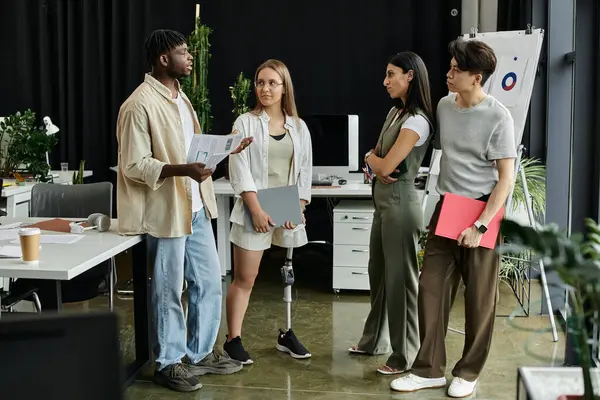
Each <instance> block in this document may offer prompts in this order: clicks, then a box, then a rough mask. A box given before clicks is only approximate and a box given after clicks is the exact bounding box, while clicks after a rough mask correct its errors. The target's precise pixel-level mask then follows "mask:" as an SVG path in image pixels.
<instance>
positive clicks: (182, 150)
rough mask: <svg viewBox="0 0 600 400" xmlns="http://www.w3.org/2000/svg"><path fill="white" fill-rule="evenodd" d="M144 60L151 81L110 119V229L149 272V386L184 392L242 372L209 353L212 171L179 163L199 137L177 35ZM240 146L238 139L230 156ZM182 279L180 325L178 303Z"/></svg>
mask: <svg viewBox="0 0 600 400" xmlns="http://www.w3.org/2000/svg"><path fill="white" fill-rule="evenodd" d="M145 52H146V58H147V61H148V63H149V65H150V67H151V69H152V72H151V73H149V74H147V75H146V77H145V79H144V82H143V83H142V84H141V85H139V86H138V88H137V89H136V90H135V91H134V92H133V93H132V94H131V95H130V96H129V98H128V99H127V100H125V102H124V103H123V104H122V106H121V108H120V110H119V116H118V119H117V141H118V150H119V152H118V154H119V169H118V181H117V211H118V216H119V228H118V229H119V233H121V234H123V235H140V234H145V235H146V242H147V246H148V261H149V262H150V263H152V265H153V267H154V268H153V269H154V272H153V276H152V305H151V307H152V308H151V309H152V314H153V322H154V324H155V329H156V330H155V332H154V333H155V338H154V339H155V341H156V346H155V350H156V353H157V354H156V360H155V361H156V367H157V369H156V372H155V374H154V381H155V382H156V383H158V384H160V385H163V386H166V387H168V388H170V389H172V390H176V391H180V392H190V391H194V390H197V389H199V388H200V387H201V386H202V385H201V384H200V381H199V380H198V376H199V375H204V374H209V373H213V374H231V373H234V372H237V371H239V370H241V369H242V365H241V363H239V362H237V361H235V360H232V359H231V358H229V357H228V356H227V355H225V354H220V353H217V352H215V351H214V350H213V346H214V344H215V341H216V338H217V333H218V331H219V325H220V321H221V301H222V294H221V268H220V266H219V259H218V256H217V249H216V246H215V239H214V235H213V231H212V225H211V222H210V220H211V219H213V218H217V206H216V199H215V194H214V190H213V184H212V179H211V175H212V173H213V171H212V170H210V169H206V168H204V167H205V166H204V164H201V163H192V164H188V163H187V153H188V151H189V148H190V144H191V142H192V139H193V138H194V135H199V134H201V133H202V132H201V131H200V124H199V122H198V118H197V116H196V113H195V111H194V109H193V107H192V105H191V103H190V101H189V99H188V98H187V96H186V95H185V94H184V93H183V91H182V90H181V88H180V85H179V81H178V79H180V78H182V77H185V76H188V75H189V74H190V73H191V71H192V56H191V55H190V53H189V52H188V49H187V44H186V39H185V37H184V36H183V35H182V34H181V33H179V32H175V31H171V30H163V29H161V30H157V31H154V32H152V34H151V35H150V36H149V37H148V39H147V41H146V43H145ZM250 142H251V140H249V139H245V140H243V141H242V144H241V145H240V147H238V148H237V149H235V150H234V153H239V152H240V151H242V150H243V149H244V148H245V147H246V146H247V145H248V144H250ZM138 267H140V268H142V267H143V266H138ZM184 280H185V281H187V283H188V289H187V292H188V316H187V324H186V318H185V316H184V312H183V307H182V304H181V295H182V293H181V292H182V289H183V282H184ZM188 332H189V337H188Z"/></svg>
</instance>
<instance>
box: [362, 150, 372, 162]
mask: <svg viewBox="0 0 600 400" xmlns="http://www.w3.org/2000/svg"><path fill="white" fill-rule="evenodd" d="M371 154H373V150H369V151H367V154H365V158H364V160H365V163H366V162H367V158H369V156H370V155H371Z"/></svg>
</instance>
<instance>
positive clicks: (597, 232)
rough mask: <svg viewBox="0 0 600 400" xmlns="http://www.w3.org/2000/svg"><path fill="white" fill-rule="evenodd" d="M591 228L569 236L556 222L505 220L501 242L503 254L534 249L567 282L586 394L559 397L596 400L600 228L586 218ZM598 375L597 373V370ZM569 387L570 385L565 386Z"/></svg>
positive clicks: (572, 330) (571, 328)
mask: <svg viewBox="0 0 600 400" xmlns="http://www.w3.org/2000/svg"><path fill="white" fill-rule="evenodd" d="M586 226H587V229H588V232H587V235H586V236H585V238H584V237H583V236H582V235H578V234H577V235H571V236H570V237H568V236H567V235H566V234H565V233H563V232H561V231H560V230H559V229H558V228H557V227H556V226H555V225H552V224H550V225H546V226H544V227H542V228H539V229H537V230H536V229H533V228H531V227H528V226H522V225H520V224H518V223H517V222H514V221H510V220H504V221H502V225H501V232H502V234H503V235H504V237H505V238H506V240H507V244H506V245H503V246H500V247H499V248H498V252H499V253H501V254H508V253H512V254H514V253H520V252H522V251H523V250H531V251H532V252H533V254H534V255H535V256H536V257H541V259H542V260H543V262H544V265H545V267H546V271H550V270H553V271H556V272H557V273H558V275H559V276H560V278H561V279H562V281H563V282H564V283H565V285H567V295H568V300H569V304H570V308H571V309H570V311H569V316H568V318H567V329H568V331H569V332H570V333H571V334H572V335H573V337H574V341H575V347H576V352H577V353H578V358H579V360H578V361H579V365H580V366H581V371H582V377H583V386H584V388H583V389H584V390H583V391H584V394H583V395H573V394H571V393H564V394H563V395H561V396H560V397H559V400H571V399H573V400H575V399H582V400H596V399H600V396H596V395H595V394H594V385H593V384H592V372H593V366H594V365H593V361H592V353H591V350H590V344H589V343H590V336H591V335H590V329H589V327H590V326H597V324H598V322H599V321H598V314H599V313H598V312H599V311H600V228H599V227H598V225H597V223H596V222H595V221H594V220H592V219H587V220H586ZM594 375H595V374H594ZM565 390H566V389H565Z"/></svg>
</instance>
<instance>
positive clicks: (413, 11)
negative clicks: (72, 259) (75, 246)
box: [0, 0, 461, 181]
mask: <svg viewBox="0 0 600 400" xmlns="http://www.w3.org/2000/svg"><path fill="white" fill-rule="evenodd" d="M196 3H197V1H193V0H169V1H168V2H165V1H159V0H85V1H84V0H2V1H1V2H0V37H2V38H3V44H4V45H3V50H4V56H3V57H2V58H1V60H0V77H1V78H0V93H2V96H0V116H4V115H7V114H12V113H14V112H16V111H18V110H24V109H27V108H31V109H32V110H33V111H35V112H36V113H37V115H38V116H39V118H40V121H41V118H42V117H43V116H46V115H47V116H50V117H51V118H52V121H53V122H54V123H55V124H56V125H57V126H58V127H59V128H60V132H59V133H58V134H57V135H58V139H59V142H58V144H57V146H56V147H55V150H54V151H53V152H52V154H51V163H52V166H53V168H55V169H58V167H59V164H60V162H63V161H68V162H69V166H70V168H76V167H77V166H78V164H79V161H80V160H82V159H85V160H86V161H87V164H86V168H87V169H91V170H93V171H94V178H93V180H94V181H102V180H112V179H114V176H113V175H114V174H113V173H112V172H110V171H109V167H110V166H113V165H116V163H117V143H116V138H115V122H116V118H117V114H118V110H119V107H120V105H121V103H122V102H123V101H124V100H125V98H126V97H127V96H128V95H129V94H130V93H131V92H132V91H133V90H134V89H135V88H136V87H137V86H138V85H139V84H140V83H141V82H142V80H143V76H144V73H145V72H146V71H147V70H148V69H147V67H146V65H145V62H144V54H143V43H144V40H145V38H146V37H147V35H148V34H149V33H150V32H151V31H152V30H154V29H157V28H170V29H175V30H179V31H181V32H182V33H184V34H186V35H188V34H189V33H190V32H191V31H192V30H193V27H194V14H195V4H196ZM200 4H201V19H202V22H203V23H205V24H207V25H208V26H210V27H211V28H212V29H213V34H212V35H211V38H210V40H211V45H212V47H211V54H212V58H211V60H210V64H209V71H208V79H209V90H210V98H211V102H212V109H213V117H214V123H213V132H212V133H219V134H224V133H229V132H230V130H231V125H232V122H233V117H232V114H231V109H232V102H231V98H230V94H229V90H228V87H229V86H230V85H231V84H233V82H234V80H235V78H236V76H237V75H238V74H239V73H240V72H244V74H245V75H246V76H248V77H250V78H251V79H252V77H253V74H254V71H255V69H256V67H257V66H258V65H259V64H260V63H261V62H263V61H264V60H266V59H267V58H279V59H281V60H282V61H284V62H285V63H286V64H287V65H288V67H289V69H290V71H291V75H292V80H293V82H294V85H295V89H296V96H297V98H296V100H297V105H298V109H299V112H300V115H301V116H302V115H303V114H304V115H307V114H316V113H320V114H358V115H359V117H360V154H364V153H365V152H366V151H367V150H368V149H369V148H372V147H373V146H374V144H375V141H376V139H377V135H378V134H379V130H380V128H381V124H382V123H383V120H384V118H385V115H386V113H387V112H388V110H389V108H390V107H391V102H390V100H389V98H388V96H387V93H386V92H385V90H384V88H383V84H382V82H383V79H384V71H385V67H386V64H387V61H388V58H389V57H390V56H391V55H393V54H394V53H397V52H400V51H404V50H412V51H415V52H416V53H418V54H419V55H421V56H422V58H423V59H424V61H425V63H426V65H427V66H428V68H429V74H430V80H431V85H432V95H433V100H434V104H435V103H437V101H438V100H439V99H440V98H441V97H442V96H443V95H445V94H446V93H447V88H446V86H445V73H446V70H447V66H448V64H449V55H448V52H447V44H448V42H449V41H451V40H452V39H454V38H456V37H457V36H458V35H459V34H460V33H461V32H460V0H446V1H443V2H440V1H438V0H403V1H397V0H378V1H371V2H368V3H354V4H353V3H350V2H348V1H343V0H330V1H322V0H307V1H302V2H300V1H294V2H281V1H278V0H277V1H276V0H254V1H248V0H211V1H202V2H200ZM452 10H455V12H452ZM453 14H454V16H453ZM251 103H252V104H254V97H253V96H252V99H251ZM330 151H335V149H330ZM222 172H223V171H219V173H218V175H219V174H222Z"/></svg>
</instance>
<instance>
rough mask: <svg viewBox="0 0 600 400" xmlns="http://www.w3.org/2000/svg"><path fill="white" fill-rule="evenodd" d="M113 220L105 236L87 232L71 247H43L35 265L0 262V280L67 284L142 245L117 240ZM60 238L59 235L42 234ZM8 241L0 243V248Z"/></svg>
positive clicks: (122, 238) (7, 220) (134, 238)
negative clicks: (32, 280)
mask: <svg viewBox="0 0 600 400" xmlns="http://www.w3.org/2000/svg"><path fill="white" fill-rule="evenodd" d="M48 219H51V218H8V217H6V218H3V219H2V224H3V225H8V224H11V223H13V222H27V223H36V222H40V221H45V220H48ZM116 229H117V220H116V219H113V220H112V222H111V228H110V230H108V231H107V232H97V231H96V230H94V229H93V230H89V231H86V232H85V233H84V234H83V236H84V237H83V239H81V240H80V241H78V242H76V243H72V244H43V245H42V249H41V250H40V262H39V264H38V265H33V266H32V265H28V264H25V263H23V262H21V261H20V260H18V259H11V258H0V276H2V277H6V278H32V279H50V280H57V281H68V280H71V279H73V278H75V277H76V276H78V275H81V274H82V273H84V272H86V271H88V270H90V269H92V268H94V267H95V266H96V265H98V264H100V263H102V262H104V261H106V260H108V259H110V258H111V257H114V256H116V255H117V254H119V253H121V252H123V251H125V250H127V249H129V248H131V247H133V246H135V245H136V244H138V243H140V242H141V241H142V236H139V235H138V236H121V235H119V234H118V233H117V231H116ZM44 233H47V234H52V235H60V234H61V233H60V232H46V231H42V234H44ZM9 242H10V240H4V241H0V246H6V245H10V246H19V245H18V244H9Z"/></svg>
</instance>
